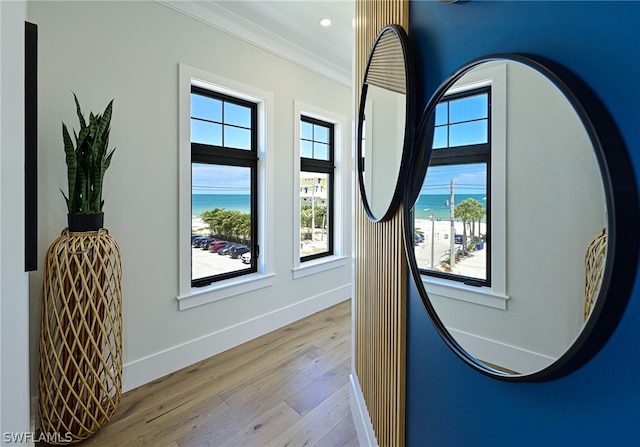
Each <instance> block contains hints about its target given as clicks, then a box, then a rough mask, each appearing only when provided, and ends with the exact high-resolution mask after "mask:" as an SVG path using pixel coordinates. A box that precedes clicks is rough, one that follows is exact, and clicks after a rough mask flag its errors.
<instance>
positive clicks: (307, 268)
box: [291, 100, 348, 279]
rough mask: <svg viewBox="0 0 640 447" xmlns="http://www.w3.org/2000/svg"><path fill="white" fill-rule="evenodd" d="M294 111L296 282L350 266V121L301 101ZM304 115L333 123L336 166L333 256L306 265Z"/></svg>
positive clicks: (294, 257) (295, 101)
mask: <svg viewBox="0 0 640 447" xmlns="http://www.w3.org/2000/svg"><path fill="white" fill-rule="evenodd" d="M293 108H294V114H293V116H294V119H295V123H294V126H293V128H294V131H293V141H294V143H293V159H294V160H295V161H294V168H293V181H294V185H293V191H295V193H294V194H293V196H294V197H293V228H294V234H295V238H296V239H295V240H294V241H293V242H294V244H293V268H292V269H291V270H292V272H293V279H298V278H304V277H306V276H309V275H315V274H317V273H320V272H324V271H327V270H331V269H334V268H339V267H343V266H345V265H347V256H346V255H345V228H344V222H345V219H344V217H345V216H346V214H345V213H346V210H345V204H346V203H347V200H346V197H345V196H344V194H345V187H344V179H345V172H344V160H346V159H347V155H346V154H345V151H346V149H347V148H348V145H347V142H346V135H347V132H346V129H347V118H346V117H345V116H344V115H340V114H338V113H335V112H331V111H329V110H325V109H323V108H321V107H317V106H314V105H311V104H306V103H304V102H302V101H298V100H294V107H293ZM302 115H304V116H308V117H310V118H315V119H318V120H321V121H324V122H326V123H329V124H333V126H334V128H333V135H334V142H333V143H334V146H333V147H334V153H333V160H334V164H335V170H334V173H333V201H334V203H333V213H334V216H333V255H329V256H323V257H321V258H317V259H312V260H309V261H304V262H301V261H300V122H301V120H300V117H301V116H302Z"/></svg>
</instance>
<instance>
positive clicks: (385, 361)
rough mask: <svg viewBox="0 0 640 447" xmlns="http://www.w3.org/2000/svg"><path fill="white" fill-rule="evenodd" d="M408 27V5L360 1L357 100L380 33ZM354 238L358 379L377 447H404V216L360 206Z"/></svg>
mask: <svg viewBox="0 0 640 447" xmlns="http://www.w3.org/2000/svg"><path fill="white" fill-rule="evenodd" d="M408 22H409V2H408V1H407V0H382V1H371V0H356V54H355V57H356V67H355V71H356V75H355V76H356V89H355V90H356V95H357V96H356V97H357V98H358V100H359V98H360V89H361V84H362V79H363V78H364V72H365V67H366V63H367V58H368V55H369V51H370V49H371V45H372V44H373V42H374V40H375V38H376V36H377V34H378V32H379V31H380V29H381V28H383V27H384V26H386V25H388V24H397V25H401V26H402V27H403V28H405V30H407V31H408ZM358 102H359V101H358ZM356 110H359V107H357V108H356ZM356 190H358V188H356ZM358 194H359V193H358ZM359 198H360V197H358V199H359ZM355 233H356V234H355V239H356V243H355V250H356V272H355V304H354V306H355V313H354V332H355V354H354V362H355V369H356V374H357V375H358V379H359V382H360V385H361V387H362V394H363V395H364V399H365V401H366V405H367V409H368V411H369V415H370V417H371V423H372V425H373V429H374V432H375V434H376V438H377V441H378V444H379V445H380V446H382V447H386V446H389V447H401V446H404V445H405V321H406V279H407V278H406V275H407V265H406V256H405V252H404V245H403V243H402V212H401V211H400V210H399V211H398V212H397V213H396V215H395V216H394V217H393V218H392V219H391V220H389V221H387V222H381V223H373V222H371V221H370V220H369V219H368V218H367V216H366V214H365V212H364V208H363V206H362V202H361V201H360V200H358V206H357V209H356V231H355Z"/></svg>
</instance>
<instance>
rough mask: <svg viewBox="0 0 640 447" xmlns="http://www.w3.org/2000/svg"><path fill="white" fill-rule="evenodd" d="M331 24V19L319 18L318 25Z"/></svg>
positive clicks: (325, 25)
mask: <svg viewBox="0 0 640 447" xmlns="http://www.w3.org/2000/svg"><path fill="white" fill-rule="evenodd" d="M329 25H331V19H320V26H324V27H327V26H329Z"/></svg>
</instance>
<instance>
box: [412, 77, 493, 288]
mask: <svg viewBox="0 0 640 447" xmlns="http://www.w3.org/2000/svg"><path fill="white" fill-rule="evenodd" d="M491 141H492V140H491V87H490V86H485V87H482V88H476V89H473V90H466V91H461V92H457V93H454V94H450V95H447V96H445V97H444V98H443V100H442V101H441V102H440V104H438V105H437V107H436V112H435V123H434V139H433V150H432V153H431V161H430V165H429V169H428V170H427V175H426V177H425V180H424V183H423V185H422V188H421V191H420V196H419V198H418V200H417V202H416V204H415V207H414V216H415V231H416V234H415V236H414V237H415V253H416V260H417V263H418V267H419V268H420V270H421V272H422V273H423V274H425V275H429V276H433V277H439V278H444V279H449V280H454V281H459V282H463V283H465V284H469V285H474V286H490V285H491V250H490V248H491V225H490V221H491V219H490V216H491V213H490V209H491V188H490V185H491ZM488 185H489V187H488Z"/></svg>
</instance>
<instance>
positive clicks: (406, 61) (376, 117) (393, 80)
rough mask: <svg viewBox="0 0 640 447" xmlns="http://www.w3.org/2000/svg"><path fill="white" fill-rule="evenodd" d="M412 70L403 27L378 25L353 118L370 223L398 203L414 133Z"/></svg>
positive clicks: (383, 218) (383, 216)
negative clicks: (356, 131)
mask: <svg viewBox="0 0 640 447" xmlns="http://www.w3.org/2000/svg"><path fill="white" fill-rule="evenodd" d="M412 71H413V64H412V63H411V62H410V52H409V51H408V39H407V35H406V33H405V31H404V29H403V28H401V27H400V26H397V25H388V26H386V27H384V28H383V29H382V30H381V31H380V33H378V36H377V38H376V40H375V42H374V44H373V46H372V48H371V52H370V53H369V60H368V63H367V68H366V71H365V76H364V82H363V85H362V94H361V97H360V113H359V120H358V178H359V183H360V194H361V197H362V202H363V205H364V209H365V211H366V213H367V215H368V216H369V218H370V219H371V220H373V221H374V222H378V221H382V220H386V219H388V218H390V217H391V216H392V215H393V213H394V212H395V211H396V209H397V207H398V204H399V203H400V199H401V195H402V191H401V182H400V179H401V178H403V177H404V173H405V171H406V169H407V164H408V162H409V160H410V159H411V149H412V147H413V137H414V95H413V94H411V93H412V92H413V77H414V76H413V73H412ZM407 93H409V94H407Z"/></svg>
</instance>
